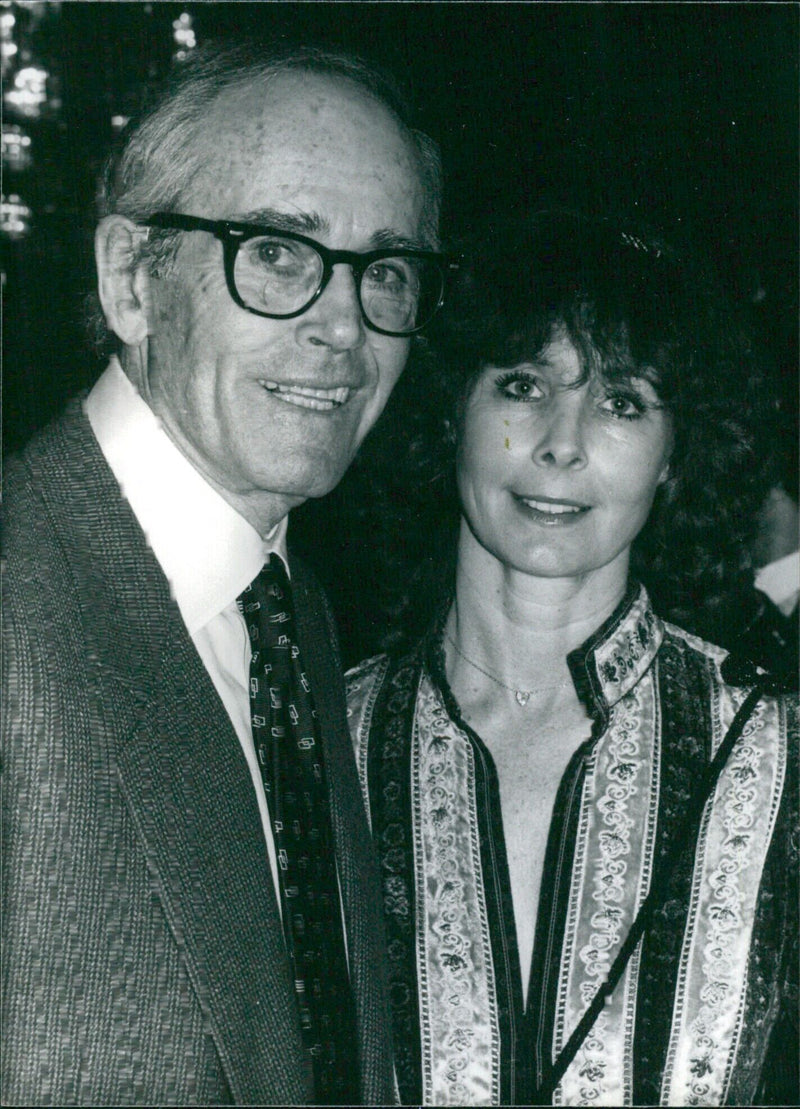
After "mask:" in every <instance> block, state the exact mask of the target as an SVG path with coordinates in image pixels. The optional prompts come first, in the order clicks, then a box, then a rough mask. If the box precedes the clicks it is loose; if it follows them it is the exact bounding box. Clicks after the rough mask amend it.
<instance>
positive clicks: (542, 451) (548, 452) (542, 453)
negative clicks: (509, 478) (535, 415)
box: [533, 394, 586, 469]
mask: <svg viewBox="0 0 800 1109" xmlns="http://www.w3.org/2000/svg"><path fill="white" fill-rule="evenodd" d="M542 421H543V422H542V424H541V425H540V426H539V429H538V438H537V440H536V445H535V447H534V450H533V458H534V461H535V462H536V463H537V465H539V466H543V467H547V468H550V467H553V468H560V469H566V468H568V469H581V468H582V467H583V466H585V465H586V443H585V431H586V429H585V426H584V406H583V404H582V403H581V398H580V397H579V396H577V395H575V394H572V395H564V396H561V397H555V398H553V401H552V403H551V404H550V405H549V406H548V410H547V411H545V412H543V413H542Z"/></svg>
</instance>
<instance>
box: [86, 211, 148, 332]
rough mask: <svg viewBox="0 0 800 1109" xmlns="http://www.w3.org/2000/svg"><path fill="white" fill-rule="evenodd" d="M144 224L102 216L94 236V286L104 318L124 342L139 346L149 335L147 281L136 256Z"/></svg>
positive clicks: (145, 273)
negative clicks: (96, 288)
mask: <svg viewBox="0 0 800 1109" xmlns="http://www.w3.org/2000/svg"><path fill="white" fill-rule="evenodd" d="M147 233H148V232H147V228H144V227H140V226H139V225H138V224H136V223H133V221H132V220H129V219H127V217H125V216H120V215H113V216H106V217H105V219H102V220H101V221H100V223H99V225H98V227H97V231H96V232H95V237H94V255H95V262H96V265H97V286H98V294H99V296H100V303H101V304H102V306H103V312H104V313H105V317H106V321H107V323H108V326H109V328H110V329H111V330H112V331H113V332H114V334H115V335H117V336H119V338H120V339H121V340H122V342H123V343H125V345H126V346H138V344H139V343H142V342H144V340H145V339H146V338H147V335H148V330H149V329H148V322H147V316H148V312H147V296H148V292H149V281H148V275H147V271H146V268H145V266H144V265H143V263H142V262H141V261H140V260H139V248H140V246H141V243H142V241H143V240H144V239H146V238H147Z"/></svg>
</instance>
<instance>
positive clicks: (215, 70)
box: [87, 46, 442, 348]
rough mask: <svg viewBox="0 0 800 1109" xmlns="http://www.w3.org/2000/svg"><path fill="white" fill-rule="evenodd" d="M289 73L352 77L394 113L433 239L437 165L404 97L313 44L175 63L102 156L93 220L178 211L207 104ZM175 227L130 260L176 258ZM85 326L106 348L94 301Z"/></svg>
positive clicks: (432, 146) (223, 51) (156, 234)
mask: <svg viewBox="0 0 800 1109" xmlns="http://www.w3.org/2000/svg"><path fill="white" fill-rule="evenodd" d="M289 70H295V71H301V72H307V73H319V74H324V75H327V76H332V77H339V78H342V79H344V80H348V81H352V82H353V83H354V84H356V85H358V86H359V87H360V88H362V89H363V90H365V91H366V92H367V93H368V94H369V95H371V96H372V97H374V98H375V99H376V100H378V101H379V102H380V103H382V104H383V105H384V107H386V108H387V109H388V111H389V112H390V113H391V114H392V115H394V116H395V118H396V119H397V121H398V123H399V124H400V126H401V128H402V129H403V130H404V131H405V133H406V134H407V136H408V141H409V145H410V147H411V148H412V150H413V151H414V152H415V154H416V158H417V163H418V167H419V172H420V179H421V181H422V186H423V189H424V193H425V198H426V205H425V212H424V217H423V218H424V223H423V227H422V229H421V230H422V234H423V236H424V237H425V239H426V240H427V241H428V242H429V243H430V245H431V247H435V246H436V245H437V243H438V225H439V213H440V209H441V198H442V166H441V158H440V155H439V148H438V146H437V144H436V143H435V142H434V141H433V140H432V139H431V138H429V137H428V136H427V135H425V134H423V133H422V132H421V131H419V130H417V129H416V128H415V127H414V126H413V125H412V113H411V109H410V106H409V104H408V102H407V101H406V99H405V97H404V96H403V94H402V92H401V91H400V89H399V87H398V86H397V85H396V84H395V82H394V80H393V79H392V78H391V77H390V76H389V75H388V74H387V73H385V72H384V71H383V70H381V69H379V68H377V67H376V66H373V65H372V64H371V63H369V62H367V61H365V60H364V59H362V58H360V57H358V56H357V55H354V54H350V53H347V52H344V51H338V50H329V49H326V48H322V47H317V46H299V47H297V46H280V47H278V48H274V47H269V48H261V49H259V48H257V47H252V46H238V47H227V48H225V47H220V46H208V47H203V48H201V49H199V50H196V51H193V52H192V54H190V55H189V56H188V57H187V58H186V59H185V60H184V61H182V62H180V63H178V64H177V65H176V66H175V68H174V71H173V73H171V74H170V76H169V78H168V80H167V83H166V85H165V87H164V88H163V89H162V90H161V91H160V93H159V94H158V96H157V97H156V99H155V100H154V102H153V103H152V104H151V105H150V106H149V107H148V108H147V109H146V110H145V111H144V112H143V114H142V115H141V116H140V117H139V118H138V119H137V120H136V121H134V122H133V123H131V124H129V126H128V128H127V129H126V131H125V132H124V133H123V135H122V136H121V139H120V141H119V143H118V145H117V147H116V149H115V150H114V151H113V152H112V154H111V155H110V157H109V158H108V160H107V162H106V164H105V167H104V169H103V172H102V174H101V177H100V180H99V184H98V191H97V212H98V218H100V219H102V218H103V217H104V216H107V215H111V214H119V215H123V216H127V217H128V218H129V219H131V220H134V221H141V220H144V219H146V218H147V217H148V216H151V215H153V214H154V213H155V212H159V211H166V212H169V211H179V210H180V208H181V205H182V203H183V202H184V201H185V198H186V196H187V194H188V193H189V191H190V189H191V186H192V183H193V181H194V180H195V179H196V178H197V176H198V175H199V173H200V172H201V170H202V169H203V164H202V158H203V154H202V153H201V151H202V145H201V144H200V143H198V142H197V139H198V137H199V136H200V135H201V134H202V131H203V127H204V125H205V120H206V119H207V117H208V112H209V109H210V107H211V105H212V104H213V103H214V102H215V101H216V100H217V98H218V97H219V96H220V95H221V94H222V93H224V92H226V91H227V90H229V89H235V88H238V87H240V86H242V85H247V84H250V83H253V82H257V81H259V80H261V81H268V80H270V79H271V78H273V77H274V76H276V75H278V74H281V73H284V72H287V71H289ZM177 235H178V233H177V232H174V231H153V230H151V231H150V234H149V236H148V239H147V241H145V242H143V244H142V246H141V248H140V253H139V254H137V255H135V256H133V257H132V258H131V265H138V264H141V263H142V262H144V263H145V264H147V265H148V266H149V267H150V268H151V271H152V272H159V271H160V270H163V268H164V267H165V266H168V265H169V262H170V261H171V259H172V258H173V257H174V252H175V248H176V242H177ZM87 322H88V324H89V329H90V332H92V333H93V337H94V339H95V341H96V344H97V345H98V346H99V347H101V348H107V347H108V345H109V340H111V341H113V338H114V337H113V336H112V335H110V334H109V332H108V329H107V327H106V323H105V318H104V316H103V313H102V310H101V309H100V305H99V301H97V298H95V297H93V298H91V301H90V303H89V307H88V321H87Z"/></svg>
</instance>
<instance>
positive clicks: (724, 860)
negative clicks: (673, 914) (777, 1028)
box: [662, 695, 786, 1105]
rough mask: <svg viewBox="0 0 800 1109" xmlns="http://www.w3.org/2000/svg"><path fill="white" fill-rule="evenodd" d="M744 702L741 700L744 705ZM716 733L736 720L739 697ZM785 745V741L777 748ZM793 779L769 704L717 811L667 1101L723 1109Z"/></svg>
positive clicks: (688, 944)
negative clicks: (766, 869)
mask: <svg viewBox="0 0 800 1109" xmlns="http://www.w3.org/2000/svg"><path fill="white" fill-rule="evenodd" d="M741 699H742V698H741V695H739V697H738V700H741ZM725 700H726V702H727V703H726V704H725V705H723V706H719V709H718V712H717V713H716V714H715V715H716V717H717V719H716V720H715V725H716V727H717V728H719V729H720V733H721V732H722V731H723V730H724V728H723V723H724V722H723V720H722V719H721V718H722V717H725V718H726V719H727V718H728V717H731V716H732V715H733V711H734V709H735V707H736V706H735V705H733V703H732V700H733V699H732V698H731V697H729V696H728V697H726V699H725ZM769 737H775V741H774V742H771V741H769ZM785 773H786V743H785V738H784V736H783V729H782V728H781V727H780V720H779V708H778V706H777V704H776V702H774V701H763V700H762V701H761V702H759V705H758V706H757V708H756V710H755V712H754V714H753V716H752V717H751V719H750V721H749V722H748V724H747V726H746V727H745V730H744V732H743V733H742V738H741V740H740V742H739V744H738V745H737V747H736V748H735V750H734V752H733V754H732V756H731V759H730V761H729V764H728V766H727V767H726V769H725V771H724V772H723V775H722V776H721V778H720V780H719V782H718V785H717V790H716V793H715V796H714V798H713V799H712V802H710V803H709V806H708V807H707V810H706V814H705V817H704V823H703V827H702V830H701V833H700V837H699V841H698V848H697V858H696V867H695V876H694V882H693V889H692V900H691V906H690V915H689V924H688V927H687V933H686V934H687V936H688V937H690V939H688V940H687V941H685V942H684V949H683V952H682V955H681V967H680V972H679V978H678V993H677V995H676V1001H675V1010H674V1019H673V1028H672V1033H671V1038H670V1047H669V1051H668V1055H667V1065H666V1067H665V1071H664V1079H663V1085H662V1103H663V1104H669V1105H720V1104H722V1103H723V1102H724V1100H725V1097H726V1094H727V1090H728V1086H729V1083H730V1076H731V1071H732V1068H733V1062H734V1059H735V1056H736V1049H737V1045H738V1042H739V1036H740V1034H741V1030H742V1019H743V1013H742V1007H743V1004H744V1000H745V996H746V990H747V965H748V957H749V952H750V939H751V932H752V922H753V914H754V911H755V902H756V897H757V894H758V885H759V882H758V878H759V875H760V873H761V869H762V867H763V864H764V860H765V858H766V854H767V851H768V849H769V844H770V841H771V838H772V833H773V830H774V825H775V819H776V816H777V812H778V807H779V803H780V798H781V794H782V790H783V783H784V779H785Z"/></svg>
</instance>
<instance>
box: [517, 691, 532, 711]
mask: <svg viewBox="0 0 800 1109" xmlns="http://www.w3.org/2000/svg"><path fill="white" fill-rule="evenodd" d="M514 696H515V697H516V699H517V704H519V705H522V707H523V708H525V706H526V705H527V703H528V701H529V700H530V697H531V694H530V690H525V689H515V690H514Z"/></svg>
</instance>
